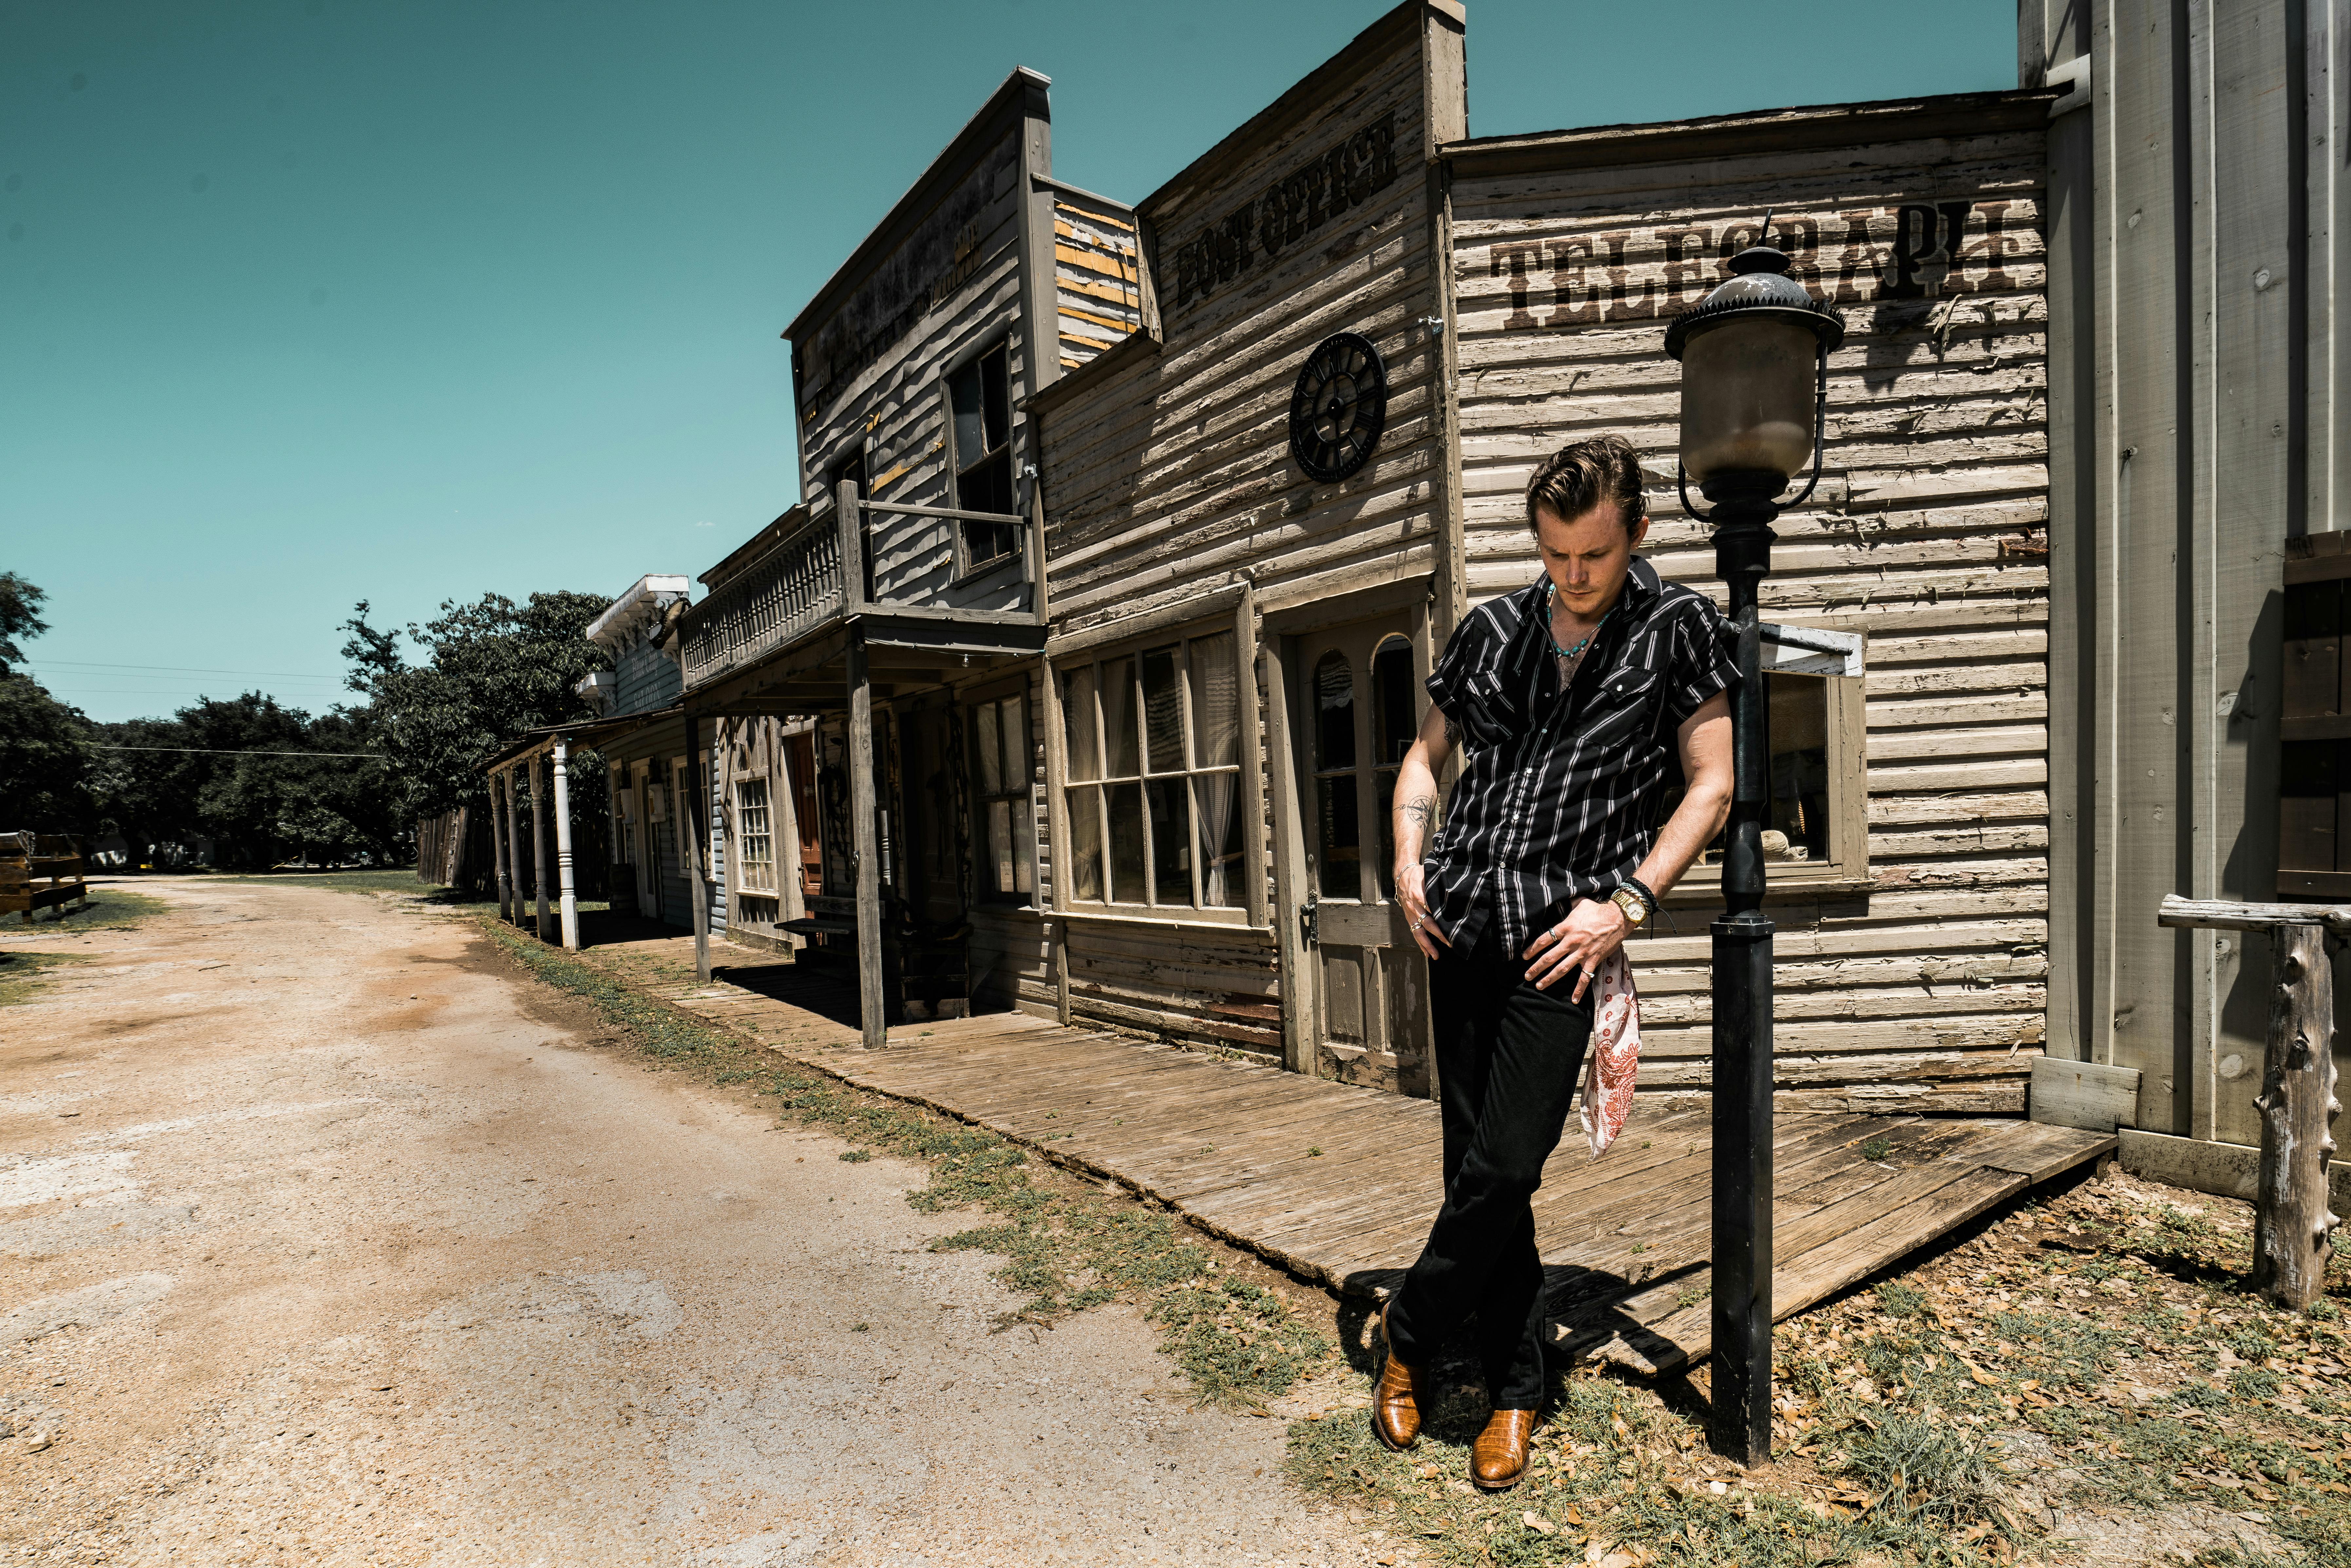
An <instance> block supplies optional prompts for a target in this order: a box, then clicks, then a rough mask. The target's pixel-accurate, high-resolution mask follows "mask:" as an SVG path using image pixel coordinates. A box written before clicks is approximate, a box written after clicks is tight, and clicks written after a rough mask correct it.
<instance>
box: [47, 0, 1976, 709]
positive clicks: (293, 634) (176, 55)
mask: <svg viewBox="0 0 2351 1568" xmlns="http://www.w3.org/2000/svg"><path fill="white" fill-rule="evenodd" d="M1381 9H1382V7H1381V6H1379V5H1375V4H1370V3H1364V4H1340V3H1336V0H1282V3H1281V4H1280V5H1268V4H1264V3H1263V0H1257V3H1253V4H1237V3H1228V0H1204V3H1198V4H1193V5H1180V6H1152V7H1136V8H1134V9H1133V10H1128V9H1126V8H1124V7H1105V6H1102V5H1099V4H1094V5H1076V4H1065V3H1062V0H971V3H967V4H960V5H946V4H912V3H909V4H883V3H872V0H869V3H868V4H864V5H840V4H838V3H833V0H828V3H827V4H824V5H776V4H767V5H753V4H736V3H731V0H723V3H708V4H671V5H650V4H643V3H641V0H564V3H562V4H555V3H553V0H464V3H462V4H454V3H443V0H402V3H400V4H397V5H394V4H390V3H388V0H380V3H376V4H360V3H357V0H238V3H237V4H234V5H209V4H204V3H201V0H198V3H193V4H192V3H187V0H109V3H105V4H65V3H53V4H47V5H19V6H13V7H10V8H9V9H8V10H7V12H6V14H5V19H0V570H16V571H19V572H22V573H24V574H25V575H26V576H27V577H29V578H31V579H32V580H34V581H35V582H37V583H38V584H39V585H40V586H42V587H43V588H45V589H47V591H48V592H49V595H50V598H49V604H48V609H47V613H48V619H49V621H50V623H51V627H52V630H51V631H50V632H48V633H47V635H46V636H43V637H41V638H40V639H38V640H37V641H36V642H35V643H32V644H31V645H30V647H29V648H28V650H27V652H28V653H30V654H31V663H32V666H33V668H34V670H35V672H36V673H37V674H39V675H40V676H41V677H42V678H43V679H44V680H45V681H47V683H48V684H49V685H50V686H51V689H52V690H54V691H56V692H57V695H59V696H61V697H63V698H65V699H66V700H68V701H69V702H72V703H74V704H76V705H78V706H80V707H82V708H83V709H84V710H85V711H87V712H88V713H89V715H90V716H92V717H94V718H100V719H116V718H127V717H131V716H139V715H142V714H151V713H165V712H169V711H170V710H172V708H175V707H177V706H181V705H183V704H184V703H187V702H190V701H193V700H194V698H195V697H196V696H197V695H199V694H208V695H215V696H227V695H235V693H236V692H237V691H239V690H246V689H259V690H264V691H267V692H270V693H272V694H274V695H277V696H278V697H279V698H280V699H281V700H282V701H285V702H287V703H290V704H293V705H295V706H302V707H307V708H311V709H314V710H315V709H319V708H323V707H325V706H329V705H330V704H332V703H333V702H335V701H338V700H340V698H341V697H342V695H343V694H342V692H341V689H340V674H341V668H342V665H341V660H340V656H339V654H338V649H339V648H340V645H341V643H342V635H341V633H340V632H338V631H337V630H336V628H337V626H338V625H339V623H340V622H342V621H343V620H344V619H345V618H346V617H348V616H349V615H350V611H351V606H352V604H353V603H354V602H355V601H359V600H361V599H365V600H369V601H372V603H373V604H374V606H375V615H376V618H377V619H378V620H379V622H382V621H392V622H409V621H416V620H423V619H424V618H426V617H428V616H429V615H431V614H432V612H433V611H434V606H435V605H437V604H438V603H439V602H440V601H443V600H445V599H461V600H463V599H472V598H474V597H476V596H478V595H479V594H481V593H482V592H484V591H489V590H496V591H500V592H504V593H508V594H513V595H516V596H517V597H519V596H521V595H522V594H525V593H527V592H528V591H531V590H533V589H543V588H569V589H579V590H582V591H594V592H600V593H617V592H618V591H620V590H621V589H622V588H624V587H626V586H627V585H628V584H629V583H630V582H631V581H632V580H635V578H636V577H637V576H639V575H640V574H642V573H643V572H647V571H684V572H699V571H700V570H702V569H703V568H705V566H707V565H709V564H710V563H711V562H712V561H714V560H716V559H718V557H719V556H721V555H723V554H724V553H725V552H726V549H728V548H730V547H731V546H732V545H733V544H734V543H735V542H736V541H737V538H740V537H741V536H743V535H745V534H747V533H748V532H750V531H751V530H752V529H754V528H758V526H759V525H760V524H762V523H764V522H765V521H766V520H767V519H768V518H769V517H773V516H775V515H776V514H777V513H778V512H779V511H781V510H782V509H783V508H784V507H788V506H789V505H790V504H791V502H792V501H793V500H794V499H796V498H797V490H796V479H795V459H794V453H793V446H792V422H791V418H790V371H789V361H788V353H787V350H786V349H785V347H784V345H783V344H782V343H781V342H780V341H779V340H778V336H777V335H778V332H780V331H781V329H782V328H783V326H784V324H785V322H786V321H788V320H789V319H790V318H791V316H792V314H793V312H794V311H795V310H796V309H797V308H799V306H800V305H801V304H802V303H803V302H805V300H806V299H807V298H808V296H809V295H810V293H811V292H812V291H813V290H814V289H815V288H816V287H817V286H818V285H819V284H820V283H821V282H822V281H823V280H824V278H825V277H827V276H828V275H830V273H831V270H832V269H833V267H835V266H837V265H838V264H839V262H840V260H841V257H842V256H845V255H846V254H847V253H848V251H849V250H850V249H851V248H852V246H854V245H855V244H856V243H857V241H858V240H859V239H860V238H861V237H862V235H864V233H865V232H866V230H867V229H868V228H869V227H870V226H871V225H872V224H873V223H874V222H875V221H877V220H878V219H879V218H880V217H881V215H882V214H883V212H884V211H885V210H886V209H887V208H888V206H889V204H891V202H893V200H894V199H896V197H897V196H898V195H899V194H900V193H902V192H903V191H904V189H905V187H906V186H907V184H908V183H911V181H912V180H913V179H914V175H915V174H916V173H918V172H920V171H921V169H922V167H923V165H924V164H925V162H928V160H929V159H930V157H931V156H932V154H933V153H935V152H936V151H937V149H938V148H939V146H940V145H941V144H942V143H943V142H944V141H946V138H947V137H948V136H950V135H952V134H953V133H954V131H956V128H957V127H958V126H960V125H961V124H962V122H963V121H964V120H965V119H966V118H967V117H968V116H969V114H970V113H971V112H972V110H974V109H976V108H977V106H978V104H979V102H980V101H981V100H982V99H984V98H985V97H986V95H987V92H988V91H989V89H991V88H993V87H994V86H995V84H996V83H997V82H998V80H1000V79H1001V78H1002V77H1003V75H1004V73H1005V72H1006V71H1007V70H1008V69H1010V68H1012V67H1013V66H1014V65H1016V64H1019V65H1027V66H1030V67H1033V68H1036V69H1039V70H1041V71H1043V72H1045V73H1046V74H1047V75H1049V76H1050V77H1051V78H1053V92H1052V99H1053V119H1054V129H1053V135H1054V169H1055V172H1057V173H1059V174H1060V175H1061V177H1062V178H1064V179H1068V180H1071V181H1073V182H1075V183H1078V184H1081V185H1084V186H1087V187H1089V188H1091V189H1093V190H1097V191H1101V192H1103V193H1106V194H1111V195H1114V196H1118V197H1122V198H1124V199H1126V200H1130V201H1132V200H1135V199H1138V198H1140V197H1141V196H1143V195H1144V194H1146V193H1148V192H1149V191H1150V190H1151V189H1152V188H1153V187H1154V186H1155V185H1156V184H1158V183H1160V182H1161V181H1162V180H1164V179H1165V178H1166V177H1167V176H1168V175H1170V174H1172V173H1174V172H1175V171H1176V170H1178V169H1180V168H1181V167H1183V165H1184V164H1185V163H1186V162H1189V161H1190V160H1191V159H1192V158H1193V157H1195V156H1196V155H1197V154H1198V153H1199V152H1202V151H1204V150H1206V149H1207V147H1208V146H1209V145H1210V144H1211V143H1213V142H1214V141H1216V140H1217V138H1218V137H1220V136H1222V135H1223V134H1224V133H1225V132H1226V131H1229V130H1231V129H1232V128H1233V127H1234V126H1235V125H1237V124H1238V123H1239V122H1240V121H1241V120H1245V119H1246V118H1248V116H1249V114H1251V113H1253V112H1254V111H1255V110H1258V109H1259V108H1260V107H1262V106H1263V105H1264V104H1265V103H1266V102H1267V101H1269V100H1270V99H1272V98H1273V97H1274V96H1275V95H1276V94H1278V93H1279V92H1280V91H1281V89H1284V88H1285V87H1287V86H1288V85H1289V84H1290V82H1292V81H1294V80H1296V79H1297V78H1299V77H1300V76H1302V75H1303V74H1305V73H1306V72H1307V71H1308V70H1310V69H1311V68H1313V67H1314V66H1316V65H1317V64H1319V63H1320V62H1321V61H1322V60H1323V59H1324V58H1326V57H1328V56H1329V55H1330V54H1331V53H1332V52H1333V51H1334V50H1335V49H1336V48H1338V47H1340V46H1341V45H1343V43H1345V42H1346V40H1347V39H1348V38H1349V37H1353V34H1354V33H1355V32H1356V31H1358V30H1360V29H1361V28H1362V27H1363V26H1364V25H1365V24H1367V23H1368V22H1370V21H1371V20H1372V19H1373V18H1374V17H1375V16H1378V15H1379V13H1380V10H1381ZM1469 14H1470V26H1469V113H1470V131H1471V132H1472V134H1476V135H1491V134H1495V133H1499V132H1503V131H1534V130H1545V129H1551V128H1554V127H1563V126H1577V125H1600V124H1609V123H1614V122H1620V121H1628V120H1667V119H1674V118H1678V117H1681V116H1686V115H1699V114H1717V113H1726V112H1729V111H1732V110H1744V109H1756V108H1763V107H1769V106H1773V105H1782V104H1796V103H1823V102H1839V101H1849V100H1857V99H1875V98H1891V97H1898V96H1901V95H1904V94H1908V93H1921V92H1966V91H1978V90H1981V89H1990V88H2001V87H2008V86H2011V85H2013V83H2014V80H2015V44H2014V15H2015V12H2014V6H2013V0H1949V3H1946V4H1938V5H1925V4H1919V3H1918V0H1909V3H1907V4H1902V5H1891V6H1889V5H1885V4H1883V3H1877V4H1860V3H1847V0H1786V3H1784V4H1782V5H1777V6H1763V5H1731V4H1727V3H1720V0H1676V3H1675V4H1673V5H1669V6H1668V5H1625V4H1622V3H1621V0H1605V3H1585V0H1574V3H1568V4H1562V3H1559V0H1552V3H1550V4H1538V3H1534V0H1470V5H1469Z"/></svg>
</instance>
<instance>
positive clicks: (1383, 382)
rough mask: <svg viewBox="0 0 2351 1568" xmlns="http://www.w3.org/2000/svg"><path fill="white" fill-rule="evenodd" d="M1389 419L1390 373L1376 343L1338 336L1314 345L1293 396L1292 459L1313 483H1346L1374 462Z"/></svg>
mask: <svg viewBox="0 0 2351 1568" xmlns="http://www.w3.org/2000/svg"><path fill="white" fill-rule="evenodd" d="M1387 417H1388V371H1387V367H1386V366H1385V365H1384V364H1382V363H1381V362H1380V351H1379V350H1377V349H1375V348H1374V347H1372V343H1371V340H1370V339H1368V338H1364V337H1359V336H1358V335H1356V334H1355V333H1353V332H1338V333H1334V334H1332V336H1330V337H1328V338H1325V339H1323V340H1322V341H1321V342H1319V343H1317V344H1315V345H1314V351H1313V352H1312V353H1311V354H1309V355H1307V356H1306V364H1305V366H1304V367H1303V368H1302V369H1301V370H1300V371H1299V372H1298V385H1297V387H1296V388H1295V389H1294V390H1292V391H1291V392H1290V455H1291V456H1292V457H1295V458H1297V459H1298V465H1299V466H1300V467H1301V468H1302V469H1304V470H1305V471H1306V476H1307V477H1308V478H1310V479H1317V480H1320V481H1322V483H1324V484H1326V485H1327V484H1331V483H1332V482H1334V481H1336V480H1340V479H1344V478H1345V477H1347V476H1348V475H1350V474H1353V472H1355V470H1357V469H1358V468H1361V467H1362V466H1363V465H1364V464H1366V463H1368V462H1370V461H1371V458H1372V449H1373V448H1374V447H1375V446H1377V445H1378V444H1380V431H1381V429H1382V427H1384V425H1385V424H1386V423H1387Z"/></svg>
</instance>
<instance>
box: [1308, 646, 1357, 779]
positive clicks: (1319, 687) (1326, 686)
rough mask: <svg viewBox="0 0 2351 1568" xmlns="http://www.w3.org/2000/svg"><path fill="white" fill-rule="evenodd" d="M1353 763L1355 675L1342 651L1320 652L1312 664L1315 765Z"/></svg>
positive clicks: (1347, 765) (1345, 765) (1318, 767)
mask: <svg viewBox="0 0 2351 1568" xmlns="http://www.w3.org/2000/svg"><path fill="white" fill-rule="evenodd" d="M1354 765H1355V675H1354V672H1353V671H1352V670H1350V669H1348V668H1347V661H1346V658H1345V656H1344V655H1343V654H1340V653H1325V654H1323V655H1322V663H1321V664H1316V665H1315V666H1314V768H1315V770H1316V771H1317V772H1326V771H1328V770H1330V769H1332V768H1353V766H1354Z"/></svg>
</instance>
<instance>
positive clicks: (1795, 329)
mask: <svg viewBox="0 0 2351 1568" xmlns="http://www.w3.org/2000/svg"><path fill="white" fill-rule="evenodd" d="M1770 223H1771V220H1770V219H1768V218H1767V219H1765V220H1764V225H1765V229H1766V231H1767V232H1768V230H1769V227H1770ZM1730 271H1731V277H1730V279H1729V281H1728V282H1726V283H1724V284H1722V285H1721V286H1720V287H1717V288H1716V289H1715V290H1714V292H1713V293H1711V294H1709V295H1708V296H1707V297H1706V298H1705V299H1703V300H1701V301H1700V302H1699V303H1698V306H1697V307H1696V308H1694V309H1691V310H1688V311H1686V312H1685V313H1683V314H1682V315H1680V316H1678V317H1676V318H1675V319H1674V321H1673V323H1672V325H1670V326H1668V327H1667V329H1666V352H1667V354H1668V355H1670V356H1671V357H1673V358H1674V359H1677V360H1679V361H1681V365H1682V444H1681V464H1680V476H1679V480H1678V482H1679V484H1680V487H1681V497H1682V509H1683V510H1684V511H1686V512H1689V513H1690V514H1691V515H1692V516H1697V515H1698V514H1697V513H1696V512H1695V510H1694V509H1693V508H1692V507H1690V504H1689V481H1690V480H1691V479H1696V480H1697V481H1698V489H1699V491H1700V493H1702V494H1703V495H1704V496H1705V497H1706V498H1707V499H1708V500H1709V501H1711V502H1713V503H1714V510H1713V511H1712V512H1710V513H1708V514H1707V515H1706V517H1704V518H1703V519H1702V520H1703V521H1705V522H1706V523H1707V524H1708V525H1709V526H1710V527H1712V528H1713V529H1714V530H1715V534H1714V560H1715V570H1716V572H1717V573H1718V574H1719V576H1720V577H1721V578H1722V580H1723V581H1724V582H1725V583H1727V584H1729V588H1730V626H1729V630H1730V632H1731V634H1732V635H1733V636H1734V637H1735V638H1736V639H1737V644H1738V661H1739V684H1738V685H1737V686H1735V687H1734V688H1733V689H1732V692H1731V698H1730V718H1731V730H1730V735H1731V741H1730V744H1731V775H1732V780H1733V782H1732V789H1731V803H1730V821H1729V826H1728V827H1727V828H1726V829H1725V830H1724V841H1723V856H1722V900H1723V904H1724V910H1723V915H1722V918H1720V919H1719V920H1717V921H1716V922H1715V923H1714V927H1713V929H1714V980H1713V986H1714V1309H1713V1311H1714V1381H1713V1401H1712V1403H1713V1406H1714V1441H1715V1446H1716V1447H1717V1448H1719V1450H1720V1451H1721V1452H1722V1453H1723V1454H1725V1455H1726V1456H1728V1457H1729V1458H1732V1459H1735V1460H1737V1461H1738V1462H1739V1463H1740V1464H1742V1465H1760V1464H1767V1463H1769V1462H1770V1461H1771V921H1770V920H1768V919H1766V918H1765V917H1764V915H1763V825H1764V821H1765V819H1766V818H1767V817H1768V816H1769V814H1770V812H1771V730H1770V723H1769V721H1770V714H1771V706H1770V704H1769V703H1768V702H1766V700H1765V696H1764V690H1763V638H1762V628H1761V613H1760V612H1759V611H1758V609H1757V603H1756V601H1757V595H1758V592H1759V591H1760V590H1761V587H1762V584H1763V576H1764V574H1765V573H1766V572H1768V571H1770V570H1771V540H1772V538H1774V537H1775V536H1774V535H1773V534H1772V532H1771V524H1772V522H1773V520H1774V519H1776V518H1777V517H1779V515H1780V513H1781V512H1782V510H1784V509H1785V508H1786V507H1795V506H1802V504H1803V503H1804V502H1805V500H1807V499H1808V498H1810V497H1811V496H1812V493H1813V486H1814V485H1817V484H1819V483H1820V477H1821V474H1820V467H1819V465H1818V464H1817V462H1815V463H1814V465H1813V477H1812V481H1811V483H1809V484H1807V485H1806V486H1804V490H1803V494H1802V495H1800V496H1798V497H1795V498H1794V499H1792V500H1790V501H1780V500H1777V499H1775V498H1774V497H1777V496H1778V495H1779V494H1780V492H1781V491H1782V489H1784V488H1786V486H1787V484H1788V481H1789V479H1790V477H1791V476H1793V475H1794V474H1795V473H1796V472H1797V471H1798V470H1800V469H1802V467H1803V465H1804V464H1805V462H1806V461H1807V460H1808V459H1811V458H1812V457H1813V454H1814V453H1815V452H1817V451H1818V449H1819V444H1820V437H1821V434H1822V431H1823V426H1824V423H1825V421H1826V419H1827V415H1828V396H1829V353H1830V351H1831V350H1834V349H1835V348H1836V346H1837V345H1838V344H1839V343H1841V342H1843V341H1844V321H1843V320H1841V319H1839V318H1838V316H1837V314H1836V312H1835V311H1834V309H1832V308H1830V307H1829V306H1828V305H1827V304H1826V303H1825V302H1824V301H1821V300H1817V299H1814V298H1813V297H1812V296H1811V295H1809V294H1807V293H1805V292H1804V288H1803V286H1802V284H1799V283H1798V282H1797V281H1796V280H1795V279H1794V278H1792V277H1789V276H1788V258H1787V256H1784V255H1782V253H1781V252H1780V251H1777V250H1775V249H1773V248H1771V246H1754V247H1752V248H1750V249H1748V250H1743V251H1740V253H1739V254H1738V255H1737V256H1732V257H1731V258H1730Z"/></svg>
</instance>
